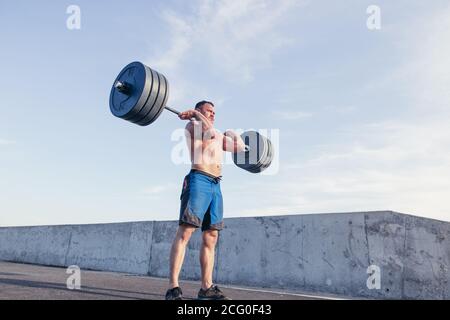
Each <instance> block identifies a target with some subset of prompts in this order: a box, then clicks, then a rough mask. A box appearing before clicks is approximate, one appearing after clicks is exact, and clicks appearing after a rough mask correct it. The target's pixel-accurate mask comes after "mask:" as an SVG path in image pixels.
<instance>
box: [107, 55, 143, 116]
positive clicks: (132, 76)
mask: <svg viewBox="0 0 450 320" xmlns="http://www.w3.org/2000/svg"><path fill="white" fill-rule="evenodd" d="M117 81H121V82H124V83H126V84H128V86H129V92H128V93H127V94H125V93H122V92H120V91H119V90H118V89H117V88H116V87H115V86H114V85H115V84H116V82H117ZM147 85H148V84H147V73H146V71H145V67H144V65H143V64H142V63H140V62H132V63H130V64H128V65H127V66H125V68H123V69H122V71H121V72H120V73H119V75H118V76H117V77H116V79H115V80H114V83H113V86H112V88H111V93H110V95H109V107H110V110H111V112H112V114H113V115H115V116H116V117H119V118H124V117H127V118H128V117H129V116H130V115H132V114H136V113H138V112H139V110H141V108H142V107H143V106H144V104H145V100H146V98H147V94H148V91H147V90H148V89H147V90H146V86H147Z"/></svg>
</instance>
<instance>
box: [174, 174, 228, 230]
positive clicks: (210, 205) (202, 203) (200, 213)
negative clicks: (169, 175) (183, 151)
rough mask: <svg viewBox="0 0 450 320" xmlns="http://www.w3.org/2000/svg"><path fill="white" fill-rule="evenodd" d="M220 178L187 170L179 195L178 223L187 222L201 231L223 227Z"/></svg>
mask: <svg viewBox="0 0 450 320" xmlns="http://www.w3.org/2000/svg"><path fill="white" fill-rule="evenodd" d="M220 178H221V177H214V176H212V175H209V174H208V173H206V172H203V171H199V170H191V171H190V172H189V174H188V175H187V176H186V177H185V178H184V181H183V189H182V191H181V196H180V200H181V205H180V219H179V224H180V225H181V224H184V223H187V224H189V225H192V226H194V227H196V228H200V227H201V228H202V231H205V230H210V229H212V230H222V229H223V199H222V192H221V191H220Z"/></svg>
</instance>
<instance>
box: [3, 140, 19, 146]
mask: <svg viewBox="0 0 450 320" xmlns="http://www.w3.org/2000/svg"><path fill="white" fill-rule="evenodd" d="M15 143H16V142H15V141H12V140H7V139H0V146H1V145H11V144H15Z"/></svg>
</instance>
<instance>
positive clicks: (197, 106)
mask: <svg viewBox="0 0 450 320" xmlns="http://www.w3.org/2000/svg"><path fill="white" fill-rule="evenodd" d="M207 103H209V104H210V105H212V106H213V107H214V103H212V102H210V101H206V100H202V101H200V102H197V104H196V105H195V109H200V108H201V107H202V106H203V105H204V104H207Z"/></svg>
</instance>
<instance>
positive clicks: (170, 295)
mask: <svg viewBox="0 0 450 320" xmlns="http://www.w3.org/2000/svg"><path fill="white" fill-rule="evenodd" d="M166 300H183V292H182V291H181V288H180V287H175V288H172V289H169V290H167V292H166Z"/></svg>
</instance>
